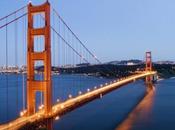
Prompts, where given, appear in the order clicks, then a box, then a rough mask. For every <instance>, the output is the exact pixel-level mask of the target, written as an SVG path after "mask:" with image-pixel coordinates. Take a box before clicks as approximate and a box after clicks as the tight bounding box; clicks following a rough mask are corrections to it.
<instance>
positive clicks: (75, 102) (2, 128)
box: [0, 71, 156, 130]
mask: <svg viewBox="0 0 175 130" xmlns="http://www.w3.org/2000/svg"><path fill="white" fill-rule="evenodd" d="M155 74H156V72H154V71H152V72H143V73H141V74H136V75H133V76H130V77H127V78H125V79H123V80H120V81H117V82H114V83H112V84H109V85H106V86H103V87H101V88H98V89H95V90H92V91H90V92H87V93H85V94H82V95H79V96H77V97H74V98H71V99H69V100H67V101H65V102H62V103H58V104H56V105H54V106H53V107H52V112H51V113H50V114H49V115H48V116H46V115H44V111H42V110H41V111H39V112H37V113H36V114H34V115H32V116H24V117H19V118H17V119H16V120H14V121H12V122H9V123H7V124H3V125H0V130H7V129H8V130H11V129H13V130H15V129H19V128H20V127H22V126H24V125H25V124H26V123H30V122H35V121H37V120H41V119H43V118H49V117H54V116H56V115H62V114H64V113H67V112H68V111H70V110H73V109H74V108H75V107H77V106H79V105H81V104H83V103H85V102H88V101H90V100H92V99H94V98H96V97H100V95H101V94H104V93H107V92H109V91H112V90H114V89H117V88H119V87H121V86H122V85H125V84H127V83H130V82H133V81H135V80H137V79H141V78H144V77H146V76H151V75H155Z"/></svg>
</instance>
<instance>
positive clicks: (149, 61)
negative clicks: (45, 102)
mask: <svg viewBox="0 0 175 130" xmlns="http://www.w3.org/2000/svg"><path fill="white" fill-rule="evenodd" d="M145 71H147V72H149V71H152V57H151V52H146V68H145ZM151 81H152V76H147V77H146V83H149V82H151Z"/></svg>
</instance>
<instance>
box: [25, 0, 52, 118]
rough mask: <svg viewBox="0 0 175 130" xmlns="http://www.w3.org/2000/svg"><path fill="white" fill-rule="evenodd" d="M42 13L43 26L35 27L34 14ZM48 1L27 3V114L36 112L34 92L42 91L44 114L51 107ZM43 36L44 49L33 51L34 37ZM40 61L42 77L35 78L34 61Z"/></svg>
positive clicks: (47, 112)
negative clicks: (34, 3) (35, 3)
mask: <svg viewBox="0 0 175 130" xmlns="http://www.w3.org/2000/svg"><path fill="white" fill-rule="evenodd" d="M38 14H44V21H45V23H44V24H45V25H44V27H40V28H35V27H34V21H35V17H34V16H35V15H38ZM50 35H51V34H50V3H49V2H48V1H47V2H46V3H44V4H43V5H40V6H33V5H32V4H31V3H29V5H28V45H27V115H28V116H29V115H32V114H34V113H35V112H36V109H35V107H36V105H35V104H36V97H35V96H36V92H41V93H43V97H44V110H45V113H46V115H48V114H49V113H50V112H51V108H52V81H51V36H50ZM40 36H42V37H44V50H43V51H41V52H35V50H34V46H35V44H36V43H35V40H34V39H35V38H36V37H40ZM38 61H41V62H42V63H43V66H44V72H43V79H42V80H36V79H35V63H36V62H38Z"/></svg>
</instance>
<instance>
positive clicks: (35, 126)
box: [19, 118, 53, 130]
mask: <svg viewBox="0 0 175 130" xmlns="http://www.w3.org/2000/svg"><path fill="white" fill-rule="evenodd" d="M19 130H53V119H52V118H50V119H44V120H42V121H37V122H34V123H28V124H26V125H25V126H23V127H22V128H20V129H19Z"/></svg>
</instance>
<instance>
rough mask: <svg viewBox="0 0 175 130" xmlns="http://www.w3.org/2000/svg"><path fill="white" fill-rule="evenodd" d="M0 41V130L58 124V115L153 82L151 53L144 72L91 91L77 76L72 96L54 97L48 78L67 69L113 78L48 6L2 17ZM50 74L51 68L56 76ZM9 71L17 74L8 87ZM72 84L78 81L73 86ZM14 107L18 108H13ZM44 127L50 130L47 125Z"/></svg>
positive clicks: (44, 5) (53, 88)
mask: <svg viewBox="0 0 175 130" xmlns="http://www.w3.org/2000/svg"><path fill="white" fill-rule="evenodd" d="M0 36H1V42H2V43H1V49H0V50H1V53H0V57H1V66H3V69H2V70H3V71H2V72H3V75H4V79H3V80H4V81H5V85H4V86H3V87H4V89H6V98H7V99H6V108H7V113H6V117H7V119H6V121H5V122H2V123H0V129H1V130H6V129H19V128H21V127H23V126H25V125H26V124H27V123H31V122H36V121H40V120H43V119H50V118H53V117H56V119H59V117H60V116H61V115H63V114H66V113H67V112H69V111H71V110H73V109H75V108H77V107H79V106H81V105H83V104H85V103H87V102H89V101H91V100H93V99H95V98H99V97H102V96H103V95H104V94H106V93H108V92H111V91H113V90H115V89H117V88H120V87H122V86H123V85H126V84H128V83H131V82H134V81H136V80H138V79H143V78H145V82H146V83H147V84H149V83H152V80H153V76H154V75H156V74H157V72H156V71H153V70H152V58H151V52H146V62H145V63H146V67H145V69H144V70H143V71H139V72H136V73H135V74H132V75H129V76H127V77H125V78H121V79H118V78H117V77H116V78H115V79H114V80H111V81H110V82H109V83H104V84H99V85H96V86H95V87H94V88H93V89H92V86H91V89H90V88H88V89H87V90H86V89H84V88H83V81H81V76H80V79H79V80H80V81H79V82H81V84H79V85H81V87H80V89H79V91H77V95H72V94H70V93H69V92H65V91H64V92H61V91H60V92H59V93H58V92H57V91H58V90H57V91H56V89H57V88H56V87H55V86H59V82H55V81H54V79H53V78H55V77H57V76H59V75H60V74H61V73H63V72H64V71H66V68H76V67H77V64H79V65H83V64H85V65H86V64H88V65H90V66H92V68H93V69H96V70H98V71H99V72H100V73H101V74H106V73H110V74H113V75H114V76H116V75H115V72H114V71H113V70H111V69H110V68H107V67H105V66H104V69H105V72H103V70H101V69H99V68H98V66H95V65H98V64H102V62H101V61H100V60H99V59H98V58H97V57H96V56H95V55H94V53H92V52H91V51H90V50H89V49H88V48H87V47H86V46H85V44H84V43H83V42H82V41H81V40H80V39H79V38H78V36H77V35H75V33H74V32H73V31H72V30H71V29H70V27H69V26H68V25H67V24H66V22H65V21H64V20H63V19H62V17H61V16H60V15H59V13H58V12H57V11H56V10H55V9H54V8H52V6H51V5H50V3H49V2H48V1H47V2H46V3H44V4H42V5H39V6H35V5H32V3H29V4H28V5H27V6H24V7H22V8H20V9H18V10H16V11H14V12H12V13H11V14H9V15H7V16H5V17H3V18H1V19H0ZM4 55H5V56H4ZM10 66H11V67H10ZM12 66H13V67H12ZM59 68H63V69H62V70H61V69H59ZM53 69H56V70H57V73H56V71H53ZM11 72H15V73H19V74H18V76H17V77H16V78H15V79H14V78H13V80H15V81H13V82H12V78H11V77H10V73H11ZM71 73H75V72H73V71H72V72H71ZM66 82H69V81H66ZM74 82H77V81H73V82H72V83H74ZM11 83H12V84H13V85H14V86H16V87H17V89H16V91H13V92H11V93H16V95H18V94H19V93H22V96H21V97H20V101H19V97H18V96H17V98H16V99H9V94H10V92H9V86H10V84H11ZM72 83H71V84H69V85H71V86H73V85H75V87H76V86H78V83H76V84H72ZM18 86H22V88H19V87H18ZM98 86H99V87H98ZM62 93H66V94H68V99H61V98H62V97H61V96H60V95H61V94H62ZM38 94H39V96H37V95H38ZM37 97H39V101H38V102H37ZM14 100H16V105H17V108H16V109H17V111H18V112H19V116H18V115H16V116H15V117H16V118H15V119H14V118H9V116H10V115H9V112H8V107H9V104H10V103H11V102H14ZM19 102H20V103H21V104H22V106H18V104H20V103H19ZM4 118H5V117H4ZM47 127H48V129H51V128H52V125H51V124H50V125H48V126H47Z"/></svg>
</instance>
